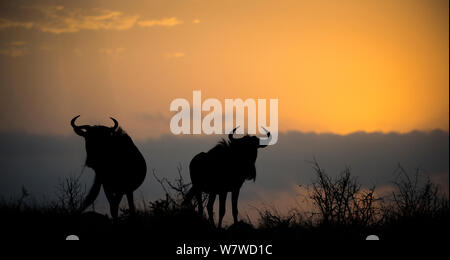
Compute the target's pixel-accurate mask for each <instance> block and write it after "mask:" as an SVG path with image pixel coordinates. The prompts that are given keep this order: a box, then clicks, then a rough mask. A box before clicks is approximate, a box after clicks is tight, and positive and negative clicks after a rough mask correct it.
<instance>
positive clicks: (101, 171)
mask: <svg viewBox="0 0 450 260" xmlns="http://www.w3.org/2000/svg"><path fill="white" fill-rule="evenodd" d="M78 117H79V116H76V117H74V118H73V119H72V120H71V122H70V124H71V126H72V127H73V130H74V131H75V133H76V134H78V135H79V136H82V137H84V139H85V144H86V166H88V167H90V168H92V169H93V170H94V171H95V180H94V185H93V186H92V188H91V190H90V192H89V194H88V195H87V197H86V200H85V202H84V203H83V206H82V209H81V210H84V209H86V208H87V207H88V206H89V205H90V204H92V202H94V200H95V199H96V197H97V196H98V193H99V191H100V187H101V186H102V185H103V189H104V191H105V194H106V197H107V199H108V201H109V204H110V209H111V215H112V217H113V218H116V217H117V214H118V206H119V203H120V200H121V198H122V196H123V195H124V194H126V195H127V198H128V203H129V205H130V210H131V211H134V203H133V191H134V190H136V189H137V188H138V187H139V186H140V185H141V184H142V182H143V181H144V179H145V175H146V172H147V166H146V163H145V159H144V157H143V156H142V154H141V153H140V152H139V150H138V148H137V147H136V145H135V144H134V143H133V140H131V137H130V136H129V135H128V134H127V133H125V131H123V130H122V128H120V127H119V123H118V122H117V120H115V119H114V118H112V117H111V120H112V121H113V122H114V126H112V127H107V126H101V125H94V126H90V125H76V124H75V121H76V120H77V119H78Z"/></svg>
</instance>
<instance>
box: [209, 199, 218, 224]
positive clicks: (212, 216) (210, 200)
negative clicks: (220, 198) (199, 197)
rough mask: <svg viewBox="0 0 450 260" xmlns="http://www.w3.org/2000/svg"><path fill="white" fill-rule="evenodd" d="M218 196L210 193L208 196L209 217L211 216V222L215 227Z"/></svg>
mask: <svg viewBox="0 0 450 260" xmlns="http://www.w3.org/2000/svg"><path fill="white" fill-rule="evenodd" d="M216 195H217V194H215V193H209V196H208V205H207V208H208V216H209V222H211V223H212V224H213V225H214V202H215V201H216Z"/></svg>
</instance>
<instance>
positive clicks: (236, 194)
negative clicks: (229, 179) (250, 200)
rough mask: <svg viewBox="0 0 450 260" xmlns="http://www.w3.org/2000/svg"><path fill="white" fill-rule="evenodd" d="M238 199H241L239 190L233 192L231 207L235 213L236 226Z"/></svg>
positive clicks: (235, 221)
mask: <svg viewBox="0 0 450 260" xmlns="http://www.w3.org/2000/svg"><path fill="white" fill-rule="evenodd" d="M238 199H239V189H236V190H234V191H232V192H231V205H232V206H231V207H232V211H233V220H234V224H236V223H237V222H238Z"/></svg>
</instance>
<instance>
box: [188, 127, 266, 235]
mask: <svg viewBox="0 0 450 260" xmlns="http://www.w3.org/2000/svg"><path fill="white" fill-rule="evenodd" d="M236 129H237V127H236V128H235V129H233V131H232V132H231V133H230V134H229V135H228V139H229V141H226V140H222V141H220V142H219V143H218V144H217V145H216V146H215V147H214V148H212V149H211V150H209V151H208V152H207V153H204V152H201V153H199V154H197V155H196V156H194V158H193V159H192V161H191V163H190V164H189V172H190V176H191V182H192V188H191V189H190V190H189V192H188V193H187V195H186V199H185V202H189V201H191V200H192V198H193V197H194V196H195V197H196V199H197V201H198V211H199V213H200V214H203V204H202V192H205V193H207V194H208V196H209V197H208V204H207V209H208V215H209V220H210V221H211V223H212V224H214V213H213V207H214V201H215V199H216V196H217V195H219V223H218V227H219V228H221V227H222V220H223V216H224V215H225V202H226V198H227V193H228V192H231V200H232V211H233V219H234V223H237V222H238V220H237V216H238V198H239V190H240V189H241V187H242V184H243V183H244V181H246V180H253V181H255V179H256V168H255V162H256V157H257V153H258V148H264V147H266V146H267V145H261V144H260V139H259V138H258V137H256V136H249V135H245V136H244V137H242V138H239V139H235V138H234V137H233V135H234V134H235V133H236ZM263 129H264V130H265V131H266V134H267V137H268V138H269V139H268V140H269V142H270V138H271V135H270V132H269V131H267V130H266V129H265V128H263ZM269 142H267V143H269Z"/></svg>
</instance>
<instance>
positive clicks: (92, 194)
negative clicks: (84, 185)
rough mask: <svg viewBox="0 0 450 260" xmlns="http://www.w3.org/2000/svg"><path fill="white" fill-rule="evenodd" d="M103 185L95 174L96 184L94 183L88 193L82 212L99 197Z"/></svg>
mask: <svg viewBox="0 0 450 260" xmlns="http://www.w3.org/2000/svg"><path fill="white" fill-rule="evenodd" d="M101 187H102V183H101V182H100V180H99V178H98V177H97V176H95V179H94V184H92V187H91V189H90V190H89V193H88V195H87V196H86V198H85V199H84V201H83V204H82V205H81V208H80V212H83V211H84V210H85V209H87V207H89V206H90V205H91V204H92V203H94V201H95V199H97V197H98V194H99V193H100V188H101Z"/></svg>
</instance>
